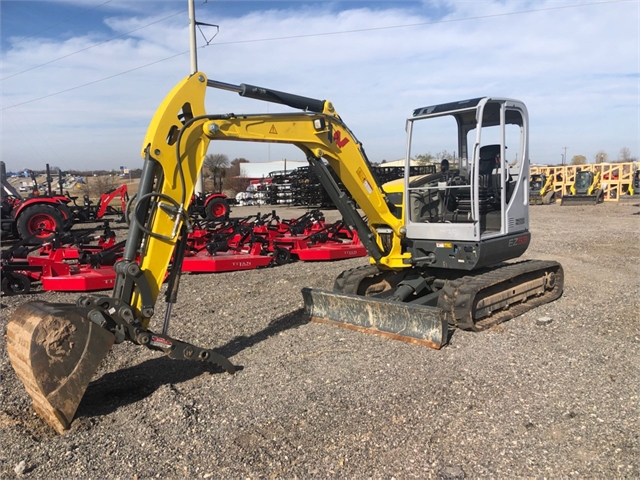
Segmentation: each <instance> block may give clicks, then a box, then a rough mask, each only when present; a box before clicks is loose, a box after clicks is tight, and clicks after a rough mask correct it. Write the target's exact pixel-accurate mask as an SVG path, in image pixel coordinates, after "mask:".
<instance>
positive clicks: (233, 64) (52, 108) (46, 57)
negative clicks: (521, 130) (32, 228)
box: [0, 0, 640, 170]
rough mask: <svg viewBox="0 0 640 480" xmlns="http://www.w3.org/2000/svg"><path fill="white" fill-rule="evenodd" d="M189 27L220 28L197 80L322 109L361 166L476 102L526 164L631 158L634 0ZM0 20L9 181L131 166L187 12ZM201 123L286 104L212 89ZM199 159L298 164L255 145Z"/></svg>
mask: <svg viewBox="0 0 640 480" xmlns="http://www.w3.org/2000/svg"><path fill="white" fill-rule="evenodd" d="M196 13H197V18H198V20H199V21H202V22H206V23H212V24H216V25H219V27H220V31H219V33H218V35H217V36H216V37H215V39H214V40H213V41H212V43H211V45H209V46H207V47H205V48H200V49H199V69H200V70H201V71H203V72H205V73H206V74H207V75H208V76H209V78H213V79H216V80H220V81H223V82H227V83H235V84H239V83H249V84H254V85H261V86H265V87H270V88H274V89H277V90H282V91H288V92H291V93H297V94H300V95H305V96H309V97H314V98H322V99H329V100H331V101H332V102H333V103H334V105H335V106H336V109H337V110H338V112H339V113H340V115H341V116H342V118H343V119H344V120H345V122H346V123H347V124H348V125H349V126H350V128H351V129H352V131H353V132H354V133H355V134H356V136H357V137H358V139H359V140H360V141H361V142H362V143H363V144H364V146H365V149H366V152H367V155H368V156H369V158H370V159H371V160H372V161H381V160H383V159H386V160H395V159H398V158H401V157H402V156H403V155H404V149H405V131H404V126H405V119H406V117H408V116H409V115H410V114H411V111H412V110H413V109H414V108H417V107H421V106H424V105H430V104H436V103H442V102H449V101H453V100H460V99H466V98H473V97H478V96H484V95H493V96H503V97H512V98H518V99H520V100H523V101H524V102H525V103H526V104H527V106H528V108H529V115H530V122H531V130H530V134H531V138H530V154H531V161H532V162H537V163H558V162H560V160H561V155H562V153H563V152H564V147H567V156H568V158H569V159H570V158H571V157H572V156H573V155H578V154H581V155H585V156H586V157H587V159H588V161H590V162H593V161H594V157H595V155H596V154H597V153H598V152H599V151H604V152H606V154H607V155H608V157H609V158H610V159H612V160H615V159H617V157H618V154H619V152H620V149H621V148H623V147H627V148H629V149H630V151H631V154H632V155H633V156H635V157H638V156H639V150H640V145H639V114H640V99H639V79H640V77H639V63H640V55H639V47H638V45H639V43H640V35H639V31H638V29H639V27H638V18H639V16H640V7H639V2H638V1H637V0H631V1H590V0H574V1H564V0H560V1H545V0H542V1H522V0H500V1H491V0H488V1H447V0H433V1H422V2H420V1H406V2H403V1H397V2H384V1H350V2H339V1H336V2H330V1H323V2H306V1H261V2H260V1H257V2H250V1H239V0H236V1H213V0H209V1H208V2H203V1H202V0H196ZM0 22H1V23H0V27H1V28H0V47H1V52H0V67H1V73H0V78H1V80H0V82H1V85H2V107H1V108H2V110H1V113H2V116H1V118H0V121H1V124H0V128H1V140H2V142H1V152H0V153H1V156H2V159H3V160H4V161H5V162H6V163H7V166H8V168H9V170H18V169H21V168H38V169H39V168H43V167H44V165H45V164H46V163H50V164H51V165H55V166H59V167H60V168H63V169H76V168H77V169H91V168H96V169H100V168H118V167H119V166H120V165H127V166H129V167H131V168H136V167H138V166H140V165H141V163H142V161H141V159H140V156H139V151H140V147H141V143H142V139H143V137H144V134H145V131H146V128H147V125H148V122H149V120H150V119H151V117H152V115H153V112H154V111H155V109H156V108H157V106H158V105H159V104H160V102H161V101H162V99H163V97H164V96H165V95H166V94H167V93H168V92H169V91H170V90H171V88H172V87H173V85H175V84H176V83H177V82H178V81H180V80H181V79H182V78H183V77H184V76H186V75H188V73H189V55H188V54H187V53H183V52H187V51H188V48H189V39H188V18H187V0H166V1H152V0H149V1H135V0H129V1H123V0H111V1H107V0H86V1H85V0H82V1H80V0H67V1H40V2H36V1H24V0H20V1H11V0H3V1H2V2H0ZM204 33H205V35H208V36H210V35H212V34H213V33H214V30H213V29H209V30H205V32H204ZM198 35H199V34H198ZM198 42H199V46H203V45H204V40H203V39H202V37H199V39H198ZM207 110H208V111H209V113H227V112H235V113H240V112H244V113H259V112H267V111H269V112H275V111H285V110H286V107H277V106H275V105H273V104H265V103H263V102H259V101H254V100H247V99H244V98H241V97H239V96H237V95H236V94H233V93H230V92H223V91H215V90H214V91H210V92H208V94H207ZM433 151H434V152H436V151H438V147H437V146H435V145H434V149H433ZM209 152H210V153H226V154H227V155H229V157H230V158H235V157H245V158H248V159H249V160H250V161H252V162H259V161H268V160H280V159H281V158H284V157H286V158H288V159H292V160H303V159H304V158H303V156H302V154H301V153H298V151H297V149H295V148H294V147H289V146H275V145H274V146H271V147H268V146H267V145H262V144H234V143H225V144H224V145H219V144H215V143H214V144H212V146H211V147H210V149H209Z"/></svg>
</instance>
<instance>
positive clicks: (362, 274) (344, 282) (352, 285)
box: [333, 265, 380, 295]
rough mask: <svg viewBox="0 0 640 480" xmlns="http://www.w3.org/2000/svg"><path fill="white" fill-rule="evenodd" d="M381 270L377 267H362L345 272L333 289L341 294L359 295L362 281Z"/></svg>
mask: <svg viewBox="0 0 640 480" xmlns="http://www.w3.org/2000/svg"><path fill="white" fill-rule="evenodd" d="M379 272H380V270H379V269H378V267H376V266H375V265H363V266H361V267H356V268H352V269H350V270H345V271H344V272H342V273H341V274H340V275H338V277H337V278H336V281H335V283H334V284H333V289H334V290H335V291H336V292H340V293H351V294H353V295H358V287H359V286H360V283H361V282H362V280H364V279H365V278H367V277H371V276H373V275H375V274H377V273H379Z"/></svg>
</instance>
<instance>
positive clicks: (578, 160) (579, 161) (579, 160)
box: [571, 155, 587, 165]
mask: <svg viewBox="0 0 640 480" xmlns="http://www.w3.org/2000/svg"><path fill="white" fill-rule="evenodd" d="M585 163H587V157H585V156H584V155H574V156H573V158H571V165H584V164H585Z"/></svg>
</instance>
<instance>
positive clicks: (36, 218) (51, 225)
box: [0, 162, 73, 243]
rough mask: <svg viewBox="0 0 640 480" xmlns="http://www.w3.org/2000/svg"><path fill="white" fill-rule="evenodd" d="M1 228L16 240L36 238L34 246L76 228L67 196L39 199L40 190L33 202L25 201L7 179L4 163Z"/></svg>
mask: <svg viewBox="0 0 640 480" xmlns="http://www.w3.org/2000/svg"><path fill="white" fill-rule="evenodd" d="M0 177H1V178H0V180H1V182H2V188H1V190H0V194H1V203H0V210H1V224H0V228H1V230H2V232H3V233H5V234H8V235H10V236H13V237H16V238H28V237H30V236H33V241H34V242H38V243H40V242H43V241H45V240H49V239H50V238H51V237H53V235H54V233H55V232H56V231H58V232H65V231H68V230H70V229H71V226H72V225H73V213H72V211H71V208H69V206H68V203H69V202H70V201H71V200H70V199H69V198H68V197H67V196H65V195H51V196H48V195H47V196H40V195H39V192H38V190H37V187H36V188H34V191H33V194H32V196H31V197H30V198H26V199H23V198H22V196H21V195H20V194H19V193H18V192H17V191H16V189H15V188H13V186H11V184H9V182H7V179H6V170H5V165H4V162H0Z"/></svg>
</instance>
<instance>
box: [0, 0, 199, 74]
mask: <svg viewBox="0 0 640 480" xmlns="http://www.w3.org/2000/svg"><path fill="white" fill-rule="evenodd" d="M109 1H113V0H109ZM184 12H186V10H180V11H179V12H175V13H172V14H171V15H168V16H166V17H164V18H161V19H159V20H156V21H155V22H151V23H147V24H146V25H143V26H141V27H138V28H134V29H133V30H130V31H128V32H125V33H121V34H120V35H116V36H115V37H111V38H109V39H108V40H104V41H102V42H98V43H94V44H93V45H89V46H88V47H85V48H82V49H80V50H77V51H75V52H72V53H68V54H67V55H63V56H62V57H58V58H54V59H53V60H49V61H48V62H45V63H41V64H40V65H35V66H33V67H31V68H27V69H26V70H22V71H20V72H18V73H14V74H13V75H9V76H7V77H3V78H0V82H1V81H4V80H8V79H9V78H13V77H17V76H18V75H22V74H23V73H27V72H30V71H32V70H35V69H36V68H40V67H44V66H45V65H50V64H52V63H54V62H57V61H58V60H62V59H63V58H68V57H71V56H73V55H76V54H77V53H80V52H85V51H87V50H89V49H91V48H94V47H97V46H99V45H104V44H105V43H108V42H110V41H112V40H115V39H117V38H121V37H124V36H127V35H130V34H131V33H133V32H137V31H138V30H142V29H143V28H146V27H149V26H151V25H155V24H156V23H160V22H162V21H164V20H166V19H168V18H171V17H175V16H176V15H179V14H181V13H184Z"/></svg>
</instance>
